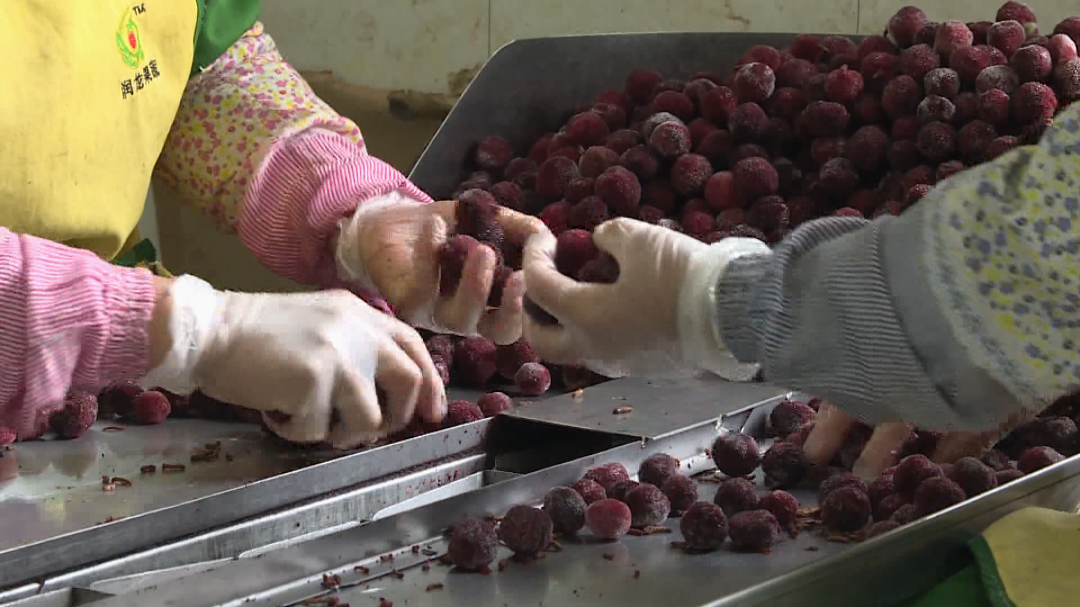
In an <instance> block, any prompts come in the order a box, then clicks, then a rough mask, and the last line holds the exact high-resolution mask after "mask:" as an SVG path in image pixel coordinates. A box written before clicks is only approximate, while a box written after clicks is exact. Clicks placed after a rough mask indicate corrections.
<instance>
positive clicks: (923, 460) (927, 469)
mask: <svg viewBox="0 0 1080 607" xmlns="http://www.w3.org/2000/svg"><path fill="white" fill-rule="evenodd" d="M936 476H942V472H941V468H940V467H938V466H937V465H936V464H934V463H933V462H931V461H930V459H929V458H927V457H926V456H925V455H922V454H915V455H909V456H907V457H905V458H904V459H902V460H900V463H899V464H897V466H896V471H895V472H893V484H895V485H896V491H897V493H899V494H901V495H904V496H906V497H907V498H908V499H911V498H912V497H913V496H914V495H915V490H916V489H917V488H918V487H919V485H920V484H921V483H922V482H923V481H925V480H926V479H928V478H933V477H936Z"/></svg>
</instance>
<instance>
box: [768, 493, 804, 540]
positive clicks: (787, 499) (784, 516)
mask: <svg viewBox="0 0 1080 607" xmlns="http://www.w3.org/2000/svg"><path fill="white" fill-rule="evenodd" d="M760 506H761V509H762V510H768V511H769V512H771V513H772V515H773V516H775V517H776V520H777V522H779V523H780V526H781V527H782V528H783V529H784V531H787V533H788V535H790V536H791V537H796V536H797V535H799V500H797V499H795V496H794V495H791V494H790V493H788V492H787V491H781V490H777V491H773V492H771V493H769V494H768V495H765V496H763V497H762V498H761V502H760Z"/></svg>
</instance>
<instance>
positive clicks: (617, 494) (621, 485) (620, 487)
mask: <svg viewBox="0 0 1080 607" xmlns="http://www.w3.org/2000/svg"><path fill="white" fill-rule="evenodd" d="M640 484H641V483H639V482H637V481H635V480H630V479H627V480H625V481H619V482H617V483H615V486H613V487H612V488H611V491H608V492H607V496H608V497H610V498H612V499H617V500H619V501H620V502H625V501H626V494H627V493H629V492H630V491H631V490H632V489H634V488H635V487H637V486H638V485H640Z"/></svg>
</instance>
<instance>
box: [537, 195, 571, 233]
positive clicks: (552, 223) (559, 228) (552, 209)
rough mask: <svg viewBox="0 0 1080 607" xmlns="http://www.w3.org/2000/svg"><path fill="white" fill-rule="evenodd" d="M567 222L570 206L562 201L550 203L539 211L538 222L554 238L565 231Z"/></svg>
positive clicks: (567, 225)
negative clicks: (541, 223)
mask: <svg viewBox="0 0 1080 607" xmlns="http://www.w3.org/2000/svg"><path fill="white" fill-rule="evenodd" d="M569 220H570V204H569V203H567V202H566V201H563V200H560V201H559V202H554V203H551V204H549V205H547V206H546V207H544V209H543V210H542V211H540V221H542V222H544V225H545V226H547V228H548V229H549V230H551V232H552V233H553V234H555V235H556V236H558V235H559V234H561V233H563V232H564V231H566V229H567V228H568V227H569Z"/></svg>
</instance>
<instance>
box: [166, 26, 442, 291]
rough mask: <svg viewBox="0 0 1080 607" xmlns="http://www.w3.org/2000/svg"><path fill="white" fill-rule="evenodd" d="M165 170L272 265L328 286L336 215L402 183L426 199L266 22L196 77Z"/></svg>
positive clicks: (332, 275)
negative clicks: (280, 46) (296, 63)
mask: <svg viewBox="0 0 1080 607" xmlns="http://www.w3.org/2000/svg"><path fill="white" fill-rule="evenodd" d="M157 175H158V177H159V178H160V179H161V180H162V181H163V182H164V183H165V185H168V186H171V187H173V188H174V189H176V190H178V191H179V193H180V194H181V196H182V197H183V198H184V199H186V200H187V201H189V202H191V203H192V204H193V205H194V206H196V207H198V208H200V209H202V210H203V211H204V212H206V213H207V214H209V215H210V216H211V217H212V218H214V219H215V221H216V222H217V223H218V225H219V226H220V227H223V228H225V229H227V230H235V231H237V232H239V234H240V237H241V239H242V240H243V242H244V243H245V244H246V245H247V246H248V248H250V249H251V250H252V251H253V252H254V253H255V255H256V256H257V257H258V258H259V259H260V260H261V261H262V262H263V263H264V264H265V265H266V266H267V267H269V268H270V269H271V270H274V271H275V272H277V273H278V274H281V275H282V276H285V277H287V278H290V279H292V280H295V281H297V282H301V283H305V284H318V285H323V286H340V285H338V282H337V277H336V274H335V269H334V267H335V264H334V263H333V257H332V255H331V252H330V251H329V249H328V243H329V242H330V237H331V235H332V234H333V232H334V230H335V229H336V224H337V221H338V220H339V219H342V218H343V217H345V216H346V215H348V214H350V213H352V212H353V211H354V210H355V209H356V207H357V206H358V205H359V204H361V203H362V202H364V201H366V200H369V199H370V198H371V197H374V196H378V195H380V194H386V193H389V192H391V191H395V190H400V191H402V192H403V193H405V194H406V195H407V196H408V197H410V198H415V199H417V200H422V201H428V200H430V199H429V198H428V197H427V196H426V195H425V194H424V193H423V192H421V191H419V190H418V189H417V188H416V187H414V186H413V185H412V184H411V183H409V181H408V180H407V179H405V177H404V176H403V175H402V174H401V173H399V172H398V171H396V170H395V169H393V168H392V167H390V166H389V165H387V164H386V163H384V162H382V161H380V160H378V159H377V158H374V157H373V156H370V155H369V154H368V153H367V150H366V148H365V145H364V140H363V138H362V136H361V135H360V129H359V128H358V127H357V126H356V124H354V123H353V122H352V121H351V120H349V119H347V118H344V117H342V116H340V115H338V114H337V113H336V112H334V110H333V109H331V108H330V106H328V105H327V104H326V103H324V102H323V101H322V100H321V99H319V98H318V96H317V95H315V93H314V92H313V91H312V90H311V87H310V86H308V84H307V83H306V82H305V81H304V79H303V78H302V77H301V76H300V74H299V73H297V72H296V70H294V69H293V68H292V66H290V65H289V64H288V63H287V62H286V61H285V60H284V59H283V58H282V57H281V54H280V53H278V50H277V48H276V46H275V45H274V41H273V40H271V39H270V37H269V36H268V35H267V34H265V33H264V32H263V28H262V24H260V23H256V24H255V25H254V26H253V27H252V28H251V30H249V31H248V32H247V33H246V34H244V36H243V37H241V38H240V40H238V41H237V42H236V43H235V44H233V46H232V47H230V48H229V50H228V51H226V53H225V54H223V55H222V56H221V57H220V58H218V60H217V61H215V62H214V63H213V64H212V65H211V66H210V67H208V68H207V69H206V70H204V71H203V72H202V73H201V74H199V75H197V76H196V77H194V78H193V79H192V80H191V82H190V83H189V85H188V88H187V90H186V91H185V94H184V98H183V100H182V101H181V104H180V108H179V110H178V112H177V117H176V121H175V122H174V124H173V127H172V130H171V132H170V134H169V139H168V141H166V143H165V148H164V150H163V151H162V155H161V158H160V159H159V161H158V167H157Z"/></svg>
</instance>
